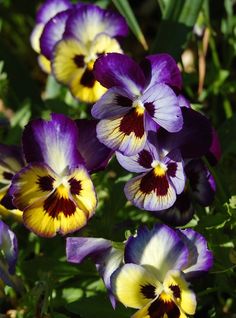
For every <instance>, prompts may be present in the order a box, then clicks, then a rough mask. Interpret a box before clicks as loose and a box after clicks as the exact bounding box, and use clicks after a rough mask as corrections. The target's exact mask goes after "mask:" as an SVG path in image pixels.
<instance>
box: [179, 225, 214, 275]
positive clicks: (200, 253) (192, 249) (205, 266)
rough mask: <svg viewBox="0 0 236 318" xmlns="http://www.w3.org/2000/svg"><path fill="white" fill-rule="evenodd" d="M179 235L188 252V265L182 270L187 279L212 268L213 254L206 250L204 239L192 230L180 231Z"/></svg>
mask: <svg viewBox="0 0 236 318" xmlns="http://www.w3.org/2000/svg"><path fill="white" fill-rule="evenodd" d="M180 233H182V240H183V241H184V243H185V244H186V246H187V248H188V250H189V258H188V264H187V266H186V267H185V268H184V269H183V272H184V273H185V274H186V277H187V279H189V278H192V277H195V276H198V275H199V274H202V273H203V272H207V271H209V270H210V268H211V267H212V266H213V254H212V252H211V251H209V250H208V248H207V241H206V239H205V238H204V237H203V236H202V235H201V234H199V233H197V232H195V231H194V230H192V229H186V230H180Z"/></svg>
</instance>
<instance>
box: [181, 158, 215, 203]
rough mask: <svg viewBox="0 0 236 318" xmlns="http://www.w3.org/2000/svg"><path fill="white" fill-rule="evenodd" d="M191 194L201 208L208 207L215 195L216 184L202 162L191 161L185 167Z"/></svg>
mask: <svg viewBox="0 0 236 318" xmlns="http://www.w3.org/2000/svg"><path fill="white" fill-rule="evenodd" d="M185 171H186V174H187V177H188V179H189V183H190V187H191V192H192V194H193V195H194V197H195V198H196V199H197V201H198V202H199V203H200V204H201V205H202V206H209V205H210V204H211V203H212V201H213V199H214V195H215V191H216V184H215V181H214V178H213V176H212V175H211V173H210V171H209V170H208V169H207V168H206V167H205V165H204V163H203V162H202V160H199V159H196V160H191V161H190V162H189V163H188V164H187V165H186V167H185Z"/></svg>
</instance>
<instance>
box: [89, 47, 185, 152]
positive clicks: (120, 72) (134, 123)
mask: <svg viewBox="0 0 236 318" xmlns="http://www.w3.org/2000/svg"><path fill="white" fill-rule="evenodd" d="M94 74H95V78H96V79H97V80H98V81H99V82H100V83H101V84H102V85H103V86H104V87H106V88H108V89H109V90H108V91H107V92H106V93H105V94H104V95H103V96H102V98H101V99H100V100H99V101H98V102H97V103H96V104H95V105H94V106H93V108H92V115H93V116H94V117H95V118H97V119H100V122H99V123H98V126H97V135H98V139H99V140H100V141H101V142H103V143H104V144H105V145H106V146H107V147H110V148H111V149H113V150H116V151H119V152H121V153H123V154H124V155H126V156H132V155H135V154H137V153H138V152H140V151H141V150H143V148H144V146H145V143H146V140H147V132H148V131H149V130H157V128H158V127H163V128H164V129H165V130H167V131H168V132H177V131H179V130H180V129H181V128H182V125H183V118H182V113H181V109H180V106H179V102H178V98H177V96H176V94H175V92H174V90H173V89H172V88H175V89H180V88H181V84H182V81H181V75H180V72H179V70H178V67H177V65H176V63H175V61H174V60H173V58H171V57H170V56H169V55H167V54H156V55H151V56H148V57H146V59H145V61H144V62H143V63H141V65H138V64H137V63H136V62H135V61H133V60H132V59H131V58H129V57H128V56H126V55H122V54H118V53H111V54H106V55H104V56H102V57H100V58H99V59H98V60H97V61H96V63H95V66H94ZM171 87H172V88H171Z"/></svg>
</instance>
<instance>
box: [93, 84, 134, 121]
mask: <svg viewBox="0 0 236 318" xmlns="http://www.w3.org/2000/svg"><path fill="white" fill-rule="evenodd" d="M132 103H133V101H132V96H130V95H129V94H128V93H127V92H126V91H125V90H124V89H120V88H117V87H113V88H110V89H109V90H108V91H107V92H106V93H105V94H104V95H103V96H102V97H101V98H100V99H99V100H98V101H97V102H96V103H95V104H94V105H93V108H92V111H91V113H92V116H93V117H95V118H98V119H104V118H109V117H114V116H117V115H123V114H125V113H126V112H128V111H129V109H130V108H131V107H132Z"/></svg>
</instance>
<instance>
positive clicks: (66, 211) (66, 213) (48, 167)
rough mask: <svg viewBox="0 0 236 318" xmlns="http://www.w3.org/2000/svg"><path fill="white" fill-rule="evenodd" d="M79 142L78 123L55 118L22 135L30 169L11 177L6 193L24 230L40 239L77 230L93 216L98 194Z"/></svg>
mask: <svg viewBox="0 0 236 318" xmlns="http://www.w3.org/2000/svg"><path fill="white" fill-rule="evenodd" d="M78 142H79V136H78V129H77V125H76V123H75V122H74V121H73V120H71V119H69V118H67V117H66V116H64V115H59V114H52V118H51V120H49V121H46V120H42V119H38V120H34V121H32V122H30V123H29V124H28V125H27V126H26V128H25V130H24V132H23V150H24V154H25V158H26V161H27V162H28V163H29V164H28V165H27V166H26V167H25V168H23V169H22V170H20V172H19V173H18V174H16V175H15V176H14V178H13V181H12V185H11V190H10V193H11V195H12V196H13V204H14V205H15V206H16V207H17V208H18V209H20V210H22V211H23V221H24V223H25V225H26V226H27V227H28V228H29V229H31V230H32V231H33V232H34V233H36V234H38V235H40V236H45V237H52V236H54V235H56V233H57V232H60V233H61V234H63V235H65V234H67V233H70V232H73V231H76V230H78V229H80V228H81V227H83V226H84V225H85V224H86V223H87V220H88V219H89V218H90V217H91V216H92V215H93V214H94V211H95V207H96V203H97V199H96V194H95V190H94V186H93V183H92V180H91V178H90V176H89V173H88V171H87V169H86V167H85V162H84V159H83V158H82V156H81V154H80V152H79V151H78Z"/></svg>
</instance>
